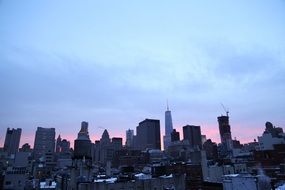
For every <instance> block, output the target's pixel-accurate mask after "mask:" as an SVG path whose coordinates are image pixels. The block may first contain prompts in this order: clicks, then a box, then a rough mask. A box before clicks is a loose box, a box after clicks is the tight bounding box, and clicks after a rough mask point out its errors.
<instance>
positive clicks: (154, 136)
mask: <svg viewBox="0 0 285 190" xmlns="http://www.w3.org/2000/svg"><path fill="white" fill-rule="evenodd" d="M136 146H137V148H139V149H140V150H145V149H146V148H151V149H161V143H160V121H159V120H156V119H145V120H144V121H142V122H140V123H139V126H137V135H136Z"/></svg>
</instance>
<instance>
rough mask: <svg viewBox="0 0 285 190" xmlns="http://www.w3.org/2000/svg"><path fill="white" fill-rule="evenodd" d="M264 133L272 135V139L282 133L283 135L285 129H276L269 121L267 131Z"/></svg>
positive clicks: (266, 124)
mask: <svg viewBox="0 0 285 190" xmlns="http://www.w3.org/2000/svg"><path fill="white" fill-rule="evenodd" d="M264 133H270V134H271V135H272V137H279V134H280V133H283V129H282V128H281V127H275V126H273V124H272V123H271V122H269V121H267V122H266V123H265V131H264Z"/></svg>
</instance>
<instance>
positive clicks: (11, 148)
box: [4, 128, 22, 155]
mask: <svg viewBox="0 0 285 190" xmlns="http://www.w3.org/2000/svg"><path fill="white" fill-rule="evenodd" d="M21 133H22V129H20V128H17V129H14V128H13V129H10V128H7V132H6V136H5V142H4V151H5V152H7V153H8V155H11V154H16V152H18V150H19V144H20V138H21Z"/></svg>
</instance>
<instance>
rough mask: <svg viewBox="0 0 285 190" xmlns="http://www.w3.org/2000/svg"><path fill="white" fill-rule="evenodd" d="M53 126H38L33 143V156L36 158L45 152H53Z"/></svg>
mask: <svg viewBox="0 0 285 190" xmlns="http://www.w3.org/2000/svg"><path fill="white" fill-rule="evenodd" d="M54 149H55V128H43V127H38V128H37V131H36V136H35V143H34V151H33V152H34V158H35V159H38V158H40V157H41V156H43V155H45V153H54Z"/></svg>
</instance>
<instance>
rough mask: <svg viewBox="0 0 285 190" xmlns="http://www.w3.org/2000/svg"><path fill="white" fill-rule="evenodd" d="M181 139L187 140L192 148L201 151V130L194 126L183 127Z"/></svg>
mask: <svg viewBox="0 0 285 190" xmlns="http://www.w3.org/2000/svg"><path fill="white" fill-rule="evenodd" d="M183 139H184V140H188V141H189V144H190V146H191V147H192V148H199V149H202V139H201V128H200V126H195V125H186V126H184V127H183Z"/></svg>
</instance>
